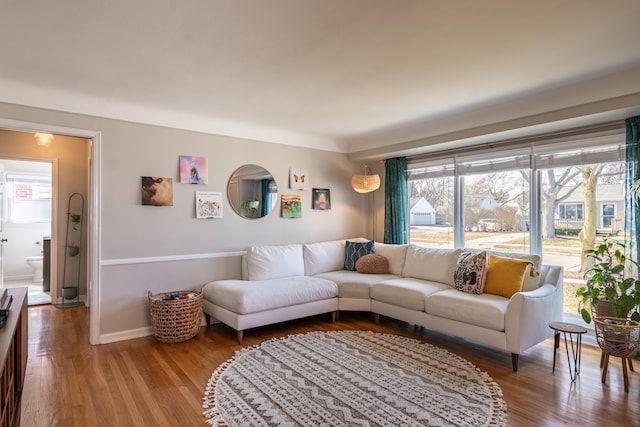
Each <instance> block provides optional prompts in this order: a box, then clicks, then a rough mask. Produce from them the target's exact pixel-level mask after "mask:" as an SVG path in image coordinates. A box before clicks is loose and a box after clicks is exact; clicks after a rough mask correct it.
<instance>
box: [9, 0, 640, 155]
mask: <svg viewBox="0 0 640 427" xmlns="http://www.w3.org/2000/svg"><path fill="white" fill-rule="evenodd" d="M0 11H1V12H0V61H1V62H0V102H9V103H17V104H23V105H31V106H38V107H44V108H51V109H56V110H62V111H70V112H76V113H83V114H90V115H96V116H102V117H110V118H116V119H124V120H129V121H136V122H143V123H151V124H160V125H166V126H171V127H177V128H184V129H193V130H198V131H204V132H210V133H216V134H222V135H231V136H238V137H243V138H251V139H259V140H265V141H271V142H277V143H284V144H293V145H301V146H308V147H316V148H323V149H327V150H334V151H343V152H348V153H351V154H354V155H356V156H357V154H358V153H363V155H375V154H379V153H381V152H389V153H390V152H394V151H398V152H402V151H406V152H416V151H420V150H421V148H420V147H422V146H424V145H429V144H433V145H434V146H438V147H441V146H445V145H446V144H447V143H448V144H451V143H452V142H453V143H455V141H456V140H462V139H465V138H470V137H478V136H483V135H485V136H486V135H488V134H491V135H500V134H502V135H506V134H508V133H509V132H511V131H514V130H522V129H528V128H530V129H532V128H535V127H536V126H539V125H543V124H545V126H549V123H557V124H558V126H560V127H562V126H565V127H566V126H569V125H571V126H573V125H575V124H576V123H578V124H582V122H585V123H589V122H593V121H594V120H604V119H607V120H608V119H611V118H620V117H624V116H625V115H626V114H635V113H640V97H639V95H640V45H639V40H640V19H639V18H640V1H638V0H607V1H606V2H605V1H600V0H563V1H557V0H538V1H528V2H525V1H513V0H484V1H477V0H468V1H446V0H415V1H414V0H188V1H184V2H175V1H169V0H135V1H131V0H113V1H102V2H101V1H89V0H57V1H34V0H0ZM415 140H423V142H419V143H415V142H414V143H412V142H411V141H415ZM443 144H445V145H443ZM381 147H382V148H381ZM384 147H386V148H384ZM416 147H418V148H416ZM367 153H368V154H367Z"/></svg>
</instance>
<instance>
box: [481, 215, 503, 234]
mask: <svg viewBox="0 0 640 427" xmlns="http://www.w3.org/2000/svg"><path fill="white" fill-rule="evenodd" d="M500 230H501V227H500V221H498V220H497V219H496V218H483V219H480V220H479V221H478V231H492V232H495V231H500Z"/></svg>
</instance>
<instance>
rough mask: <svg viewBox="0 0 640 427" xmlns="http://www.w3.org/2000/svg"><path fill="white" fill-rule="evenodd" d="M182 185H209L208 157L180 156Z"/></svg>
mask: <svg viewBox="0 0 640 427" xmlns="http://www.w3.org/2000/svg"><path fill="white" fill-rule="evenodd" d="M179 163H180V183H181V184H207V183H208V181H209V178H208V175H209V170H208V169H207V158H206V157H195V156H180V162H179Z"/></svg>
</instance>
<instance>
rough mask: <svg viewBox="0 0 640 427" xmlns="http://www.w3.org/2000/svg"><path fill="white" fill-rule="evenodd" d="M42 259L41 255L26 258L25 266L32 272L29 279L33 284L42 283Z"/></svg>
mask: <svg viewBox="0 0 640 427" xmlns="http://www.w3.org/2000/svg"><path fill="white" fill-rule="evenodd" d="M42 259H43V257H42V255H39V256H28V257H27V264H29V267H31V269H32V270H33V278H32V279H31V281H32V282H33V283H40V282H42Z"/></svg>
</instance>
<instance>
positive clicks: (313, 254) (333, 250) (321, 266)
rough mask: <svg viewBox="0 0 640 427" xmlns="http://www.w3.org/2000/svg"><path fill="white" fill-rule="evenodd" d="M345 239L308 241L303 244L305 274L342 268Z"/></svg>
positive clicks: (311, 274) (309, 274)
mask: <svg viewBox="0 0 640 427" xmlns="http://www.w3.org/2000/svg"><path fill="white" fill-rule="evenodd" d="M344 247H345V241H344V240H333V241H328V242H317V243H307V244H305V245H303V247H302V250H303V256H304V274H306V275H307V276H313V275H314V274H318V273H326V272H328V271H336V270H342V267H343V265H344Z"/></svg>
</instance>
